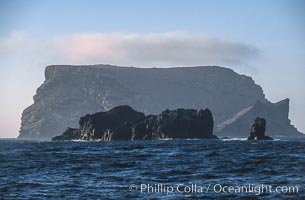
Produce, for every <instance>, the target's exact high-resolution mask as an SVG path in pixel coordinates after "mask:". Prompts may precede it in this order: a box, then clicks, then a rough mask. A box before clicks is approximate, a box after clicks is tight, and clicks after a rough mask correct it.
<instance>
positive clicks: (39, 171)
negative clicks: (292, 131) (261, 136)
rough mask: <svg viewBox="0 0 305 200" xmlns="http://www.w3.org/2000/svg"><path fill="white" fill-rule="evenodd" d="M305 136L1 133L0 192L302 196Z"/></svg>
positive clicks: (12, 195) (23, 195) (10, 195)
mask: <svg viewBox="0 0 305 200" xmlns="http://www.w3.org/2000/svg"><path fill="white" fill-rule="evenodd" d="M304 186H305V140H304V138H301V139H283V138H282V139H276V140H274V141H245V140H241V139H232V140H230V139H229V140H225V139H224V140H159V141H111V142H79V141H75V142H51V141H22V140H17V139H1V140H0V199H14V200H16V199H225V200H228V199H246V200H251V199H270V200H271V199H272V200H273V199H305V188H304Z"/></svg>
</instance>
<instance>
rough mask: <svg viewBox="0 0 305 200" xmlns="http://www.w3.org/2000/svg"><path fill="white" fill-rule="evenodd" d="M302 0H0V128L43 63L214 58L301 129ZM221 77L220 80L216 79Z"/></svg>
mask: <svg viewBox="0 0 305 200" xmlns="http://www.w3.org/2000/svg"><path fill="white" fill-rule="evenodd" d="M304 22H305V1H303V0H261V1H260V0H252V1H251V0H249V1H243V0H231V1H230V0H227V1H225V0H223V1H220V0H218V1H217V0H211V1H207V0H197V1H196V0H179V1H178V0H150V1H149V0H141V1H140V0H138V1H136V0H121V1H119V0H108V1H106V0H104V1H103V0H96V1H93V0H83V1H77V0H71V1H63V0H40V1H31V0H27V1H25V0H18V1H16V0H0V92H1V101H0V110H1V112H0V122H1V132H0V137H16V136H18V130H19V127H20V122H21V121H20V118H21V113H22V110H23V109H24V108H26V107H27V106H29V105H31V104H32V102H33V100H32V96H33V95H34V94H35V90H36V89H37V87H38V86H39V85H40V84H41V83H42V82H43V80H44V68H45V66H46V65H50V64H95V63H110V64H118V65H124V66H130V65H133V66H138V67H170V66H193V65H221V66H225V67H230V68H232V69H234V70H235V71H237V72H238V73H242V74H246V75H250V76H252V77H253V79H254V80H255V82H256V83H257V84H259V85H261V86H262V87H263V89H264V92H265V95H266V97H267V98H268V99H269V100H270V101H272V102H276V101H279V100H282V99H284V98H287V97H288V98H290V113H289V115H290V119H291V120H292V123H293V124H294V125H295V126H296V127H297V128H298V129H299V130H300V131H302V132H305V123H304V122H305V120H304V119H305V92H304V86H305V23H304ZM224 84H225V83H224Z"/></svg>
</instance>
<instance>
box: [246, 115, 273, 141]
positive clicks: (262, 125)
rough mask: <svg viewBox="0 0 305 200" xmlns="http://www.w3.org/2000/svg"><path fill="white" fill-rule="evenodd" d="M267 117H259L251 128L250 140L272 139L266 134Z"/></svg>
mask: <svg viewBox="0 0 305 200" xmlns="http://www.w3.org/2000/svg"><path fill="white" fill-rule="evenodd" d="M266 124H267V122H266V119H264V118H260V117H257V118H255V120H254V124H253V125H252V126H251V128H250V135H249V137H248V140H272V138H271V137H269V136H266V135H265V131H266Z"/></svg>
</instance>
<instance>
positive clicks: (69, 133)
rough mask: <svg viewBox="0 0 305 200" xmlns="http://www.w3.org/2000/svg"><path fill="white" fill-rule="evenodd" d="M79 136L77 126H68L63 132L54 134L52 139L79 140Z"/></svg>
mask: <svg viewBox="0 0 305 200" xmlns="http://www.w3.org/2000/svg"><path fill="white" fill-rule="evenodd" d="M80 138H81V133H80V131H79V129H77V128H70V127H68V128H67V129H66V130H65V132H63V134H61V135H58V136H55V137H54V138H52V140H54V141H57V140H79V139H80Z"/></svg>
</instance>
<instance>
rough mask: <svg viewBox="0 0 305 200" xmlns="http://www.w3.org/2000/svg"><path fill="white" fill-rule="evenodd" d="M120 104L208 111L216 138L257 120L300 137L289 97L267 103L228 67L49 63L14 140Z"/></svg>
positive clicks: (54, 131) (44, 134)
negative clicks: (158, 66)
mask: <svg viewBox="0 0 305 200" xmlns="http://www.w3.org/2000/svg"><path fill="white" fill-rule="evenodd" d="M220 80H221V81H220ZM120 105H130V106H131V107H132V108H134V109H136V110H138V111H140V112H143V113H144V114H145V115H158V114H160V113H161V112H162V111H164V110H166V109H170V110H177V109H178V108H186V109H188V108H194V109H197V110H199V109H202V108H209V109H210V111H211V112H212V113H213V119H214V124H215V131H214V132H215V134H216V135H219V136H234V137H236V136H237V137H247V132H248V127H249V124H251V123H252V120H253V119H254V118H255V117H256V116H261V117H263V118H265V119H266V120H267V121H268V122H270V126H269V127H268V133H269V134H270V135H285V136H301V135H303V134H301V133H300V132H299V131H298V130H297V129H296V128H295V127H294V126H293V125H292V124H291V122H290V120H289V118H288V113H289V100H288V99H286V100H283V101H280V102H278V103H271V102H270V101H268V100H267V99H266V98H265V95H264V92H263V90H262V88H261V87H260V86H259V85H257V84H256V83H255V82H254V80H253V79H252V78H251V77H249V76H245V75H241V74H238V73H236V72H234V71H233V70H231V69H228V68H224V67H219V66H198V67H174V68H135V67H118V66H112V65H87V66H86V65H83V66H71V65H52V66H48V67H46V70H45V81H44V83H43V84H42V85H41V86H40V87H39V88H38V89H37V92H36V94H35V96H34V104H32V105H31V106H29V107H28V108H26V109H25V110H24V111H23V114H22V118H21V120H22V122H21V127H20V135H19V137H18V138H21V139H26V138H27V139H29V138H30V139H51V138H52V137H54V136H56V135H58V133H61V132H62V131H63V130H64V129H65V128H66V127H77V126H78V122H79V119H80V117H82V116H84V115H86V114H87V113H94V112H100V111H102V112H106V111H109V110H111V109H112V108H114V107H116V106H120ZM153 119H154V118H151V119H150V120H153ZM147 120H148V119H147ZM70 131H72V130H70ZM74 132H75V134H76V133H77V131H76V130H74Z"/></svg>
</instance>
